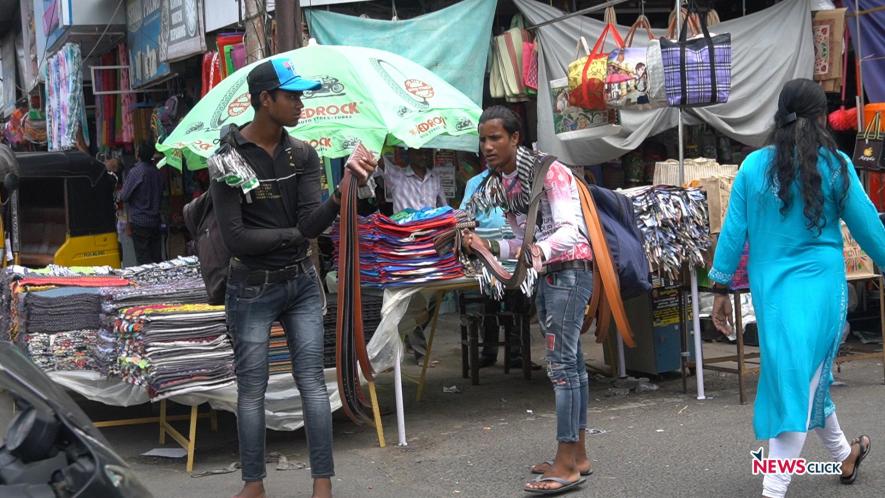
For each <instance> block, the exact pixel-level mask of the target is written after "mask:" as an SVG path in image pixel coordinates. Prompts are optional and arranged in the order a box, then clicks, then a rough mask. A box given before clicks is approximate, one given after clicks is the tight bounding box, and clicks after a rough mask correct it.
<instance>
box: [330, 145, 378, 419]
mask: <svg viewBox="0 0 885 498" xmlns="http://www.w3.org/2000/svg"><path fill="white" fill-rule="evenodd" d="M367 153H368V152H366V151H365V149H363V148H362V145H359V146H358V147H357V149H355V150H354V153H353V155H357V154H367ZM340 185H341V212H340V216H339V227H340V230H339V233H340V236H341V237H340V239H339V242H338V317H337V318H338V323H337V324H336V330H335V339H336V345H335V366H336V367H337V368H336V370H337V374H338V393H339V394H340V395H341V406H342V408H343V409H344V413H345V414H346V415H347V417H348V418H350V419H351V420H352V421H353V422H354V423H356V424H358V425H363V424H366V423H371V421H372V418H371V416H370V415H369V413H371V412H370V405H369V403H368V402H367V400H366V397H365V395H364V394H363V389H362V386H361V385H360V384H361V380H360V373H362V375H363V376H365V378H366V380H367V381H369V389H370V393H371V392H373V391H371V390H372V388H373V387H374V383H373V381H374V370H373V369H372V364H371V363H370V361H369V354H368V352H367V351H366V338H365V334H364V333H363V305H362V295H361V289H360V246H359V220H358V218H357V212H356V205H357V190H358V188H359V186H358V185H357V179H356V177H354V176H353V175H352V174H351V173H350V171H349V170H346V171H345V172H344V177H343V178H342V179H341V184H340Z"/></svg>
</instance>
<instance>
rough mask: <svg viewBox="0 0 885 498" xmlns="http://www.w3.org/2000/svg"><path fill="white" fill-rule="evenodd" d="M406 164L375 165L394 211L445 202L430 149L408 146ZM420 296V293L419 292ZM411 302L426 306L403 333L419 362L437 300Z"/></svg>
mask: <svg viewBox="0 0 885 498" xmlns="http://www.w3.org/2000/svg"><path fill="white" fill-rule="evenodd" d="M407 154H408V156H407V157H408V161H409V164H408V166H406V167H401V166H397V165H396V164H394V163H393V162H392V161H388V160H385V161H383V163H384V169H383V170H382V169H378V170H375V171H376V176H380V177H382V178H383V180H384V190H385V192H387V196H388V197H390V198H392V199H393V212H394V213H398V212H400V211H402V210H404V209H414V210H418V209H424V208H437V207H442V206H447V205H448V201H447V200H446V194H445V192H444V191H443V188H442V183H441V182H440V178H439V175H437V174H436V173H435V172H434V171H433V150H432V149H409V150H408V152H407ZM419 296H422V297H423V295H422V294H419ZM412 301H413V303H412V304H413V305H414V306H415V307H416V308H417V307H419V306H420V307H421V308H423V309H424V310H425V312H424V313H422V314H421V316H419V317H418V318H416V319H415V322H416V324H415V328H414V329H413V330H412V331H411V332H410V333H409V335H408V336H407V337H406V342H407V344H408V345H409V347H410V348H411V349H412V351H414V353H415V362H416V363H420V362H421V360H422V359H423V358H424V355H425V354H426V352H427V338H426V335H425V333H424V328H425V327H426V326H427V324H429V323H430V319H431V317H433V314H434V313H435V311H436V309H435V307H436V303H435V301H434V300H432V299H428V298H426V297H424V301H425V303H423V304H422V303H421V299H413V300H412Z"/></svg>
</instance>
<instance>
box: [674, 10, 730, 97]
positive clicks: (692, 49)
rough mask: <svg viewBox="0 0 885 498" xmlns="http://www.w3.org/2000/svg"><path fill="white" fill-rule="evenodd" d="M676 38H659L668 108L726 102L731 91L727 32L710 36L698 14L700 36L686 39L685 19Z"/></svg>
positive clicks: (728, 36)
mask: <svg viewBox="0 0 885 498" xmlns="http://www.w3.org/2000/svg"><path fill="white" fill-rule="evenodd" d="M690 17H691V16H689V17H686V18H685V21H683V25H682V30H681V33H680V35H679V40H678V41H672V40H668V39H666V38H661V58H662V59H663V62H664V86H665V88H666V91H667V104H668V105H669V106H671V107H686V106H691V107H697V106H705V105H713V104H722V103H725V102H728V96H729V94H730V91H731V34H729V33H724V34H720V35H716V36H712V37H711V36H710V32H709V31H708V30H707V15H706V13H701V15H700V16H698V17H700V25H701V31H702V32H703V35H702V36H701V37H698V38H693V39H691V40H687V39H686V34H687V31H688V30H687V28H688V19H689V18H690Z"/></svg>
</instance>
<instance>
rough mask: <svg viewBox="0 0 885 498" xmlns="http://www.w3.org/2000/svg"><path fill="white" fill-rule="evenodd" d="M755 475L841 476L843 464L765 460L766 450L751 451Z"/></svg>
mask: <svg viewBox="0 0 885 498" xmlns="http://www.w3.org/2000/svg"><path fill="white" fill-rule="evenodd" d="M750 455H752V456H753V475H754V476H758V475H768V474H792V475H797V476H801V475H826V476H832V475H841V474H842V462H809V461H808V460H806V459H804V458H765V448H763V447H761V446H760V447H759V449H758V450H756V451H751V452H750Z"/></svg>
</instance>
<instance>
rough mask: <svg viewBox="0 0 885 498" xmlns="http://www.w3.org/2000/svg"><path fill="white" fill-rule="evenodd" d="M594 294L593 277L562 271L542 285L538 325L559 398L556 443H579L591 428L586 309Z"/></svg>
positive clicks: (542, 279) (582, 272)
mask: <svg viewBox="0 0 885 498" xmlns="http://www.w3.org/2000/svg"><path fill="white" fill-rule="evenodd" d="M592 293H593V273H592V272H590V271H586V270H560V271H557V272H554V273H548V274H547V275H544V276H543V277H542V278H541V281H540V284H539V285H538V295H537V297H536V305H537V308H538V322H539V323H540V324H541V331H542V332H543V333H544V341H545V342H544V344H545V348H546V351H547V376H548V377H549V378H550V382H552V383H553V391H554V393H555V395H556V440H557V441H559V442H560V443H574V442H577V441H578V434H580V431H583V430H584V429H586V428H587V402H588V400H589V399H590V388H589V383H588V380H587V367H586V366H585V365H584V353H583V352H582V351H581V325H582V324H583V321H584V309H585V307H586V306H587V301H589V300H590V295H591V294H592Z"/></svg>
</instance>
